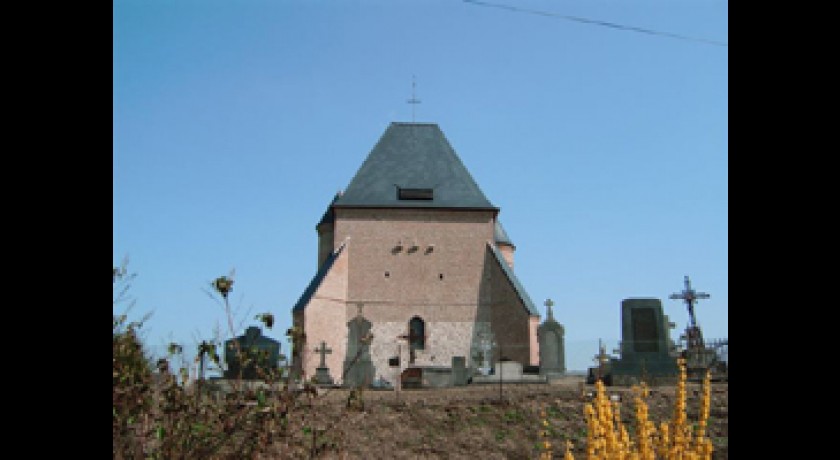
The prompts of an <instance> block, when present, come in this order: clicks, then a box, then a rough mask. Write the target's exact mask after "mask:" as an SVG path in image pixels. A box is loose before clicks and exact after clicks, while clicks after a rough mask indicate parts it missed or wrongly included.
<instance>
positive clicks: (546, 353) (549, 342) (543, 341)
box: [537, 299, 566, 376]
mask: <svg viewBox="0 0 840 460" xmlns="http://www.w3.org/2000/svg"><path fill="white" fill-rule="evenodd" d="M552 305H554V302H552V301H551V299H548V300H546V302H545V306H546V307H547V309H548V311H547V315H546V316H547V318H546V320H545V321H544V322H543V323H542V324H540V325H539V327H537V340H538V342H539V345H540V375H547V376H551V375H558V376H559V375H563V374H564V373H565V372H566V350H565V346H564V342H563V336H564V334H565V331H564V329H563V326H562V325H561V324H560V323H558V322H557V321H556V320H555V319H554V314H553V313H552V311H551V307H552Z"/></svg>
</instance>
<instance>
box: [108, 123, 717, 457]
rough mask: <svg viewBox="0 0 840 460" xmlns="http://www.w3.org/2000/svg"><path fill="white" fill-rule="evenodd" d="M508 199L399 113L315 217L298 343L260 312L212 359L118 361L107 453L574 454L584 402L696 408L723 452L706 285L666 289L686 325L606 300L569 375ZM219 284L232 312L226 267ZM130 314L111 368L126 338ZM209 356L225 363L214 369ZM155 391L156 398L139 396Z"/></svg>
mask: <svg viewBox="0 0 840 460" xmlns="http://www.w3.org/2000/svg"><path fill="white" fill-rule="evenodd" d="M395 163H398V164H400V166H401V167H400V168H394V167H393V166H394V164H395ZM429 171H431V172H432V173H433V174H430V173H429ZM499 213H500V209H499V208H498V207H496V206H494V205H492V204H491V202H490V201H489V200H488V199H487V197H486V196H485V195H484V193H483V192H482V191H481V189H479V188H478V186H477V184H476V182H475V181H474V180H473V178H472V177H471V175H470V173H469V171H468V170H467V169H466V168H465V167H464V165H463V163H462V162H461V161H460V159H459V158H458V156H457V154H456V153H455V151H454V149H452V147H451V145H450V144H449V142H448V141H447V140H446V138H445V137H444V135H443V133H442V131H441V130H440V129H439V127H438V126H437V125H436V124H431V123H392V124H391V125H390V126H389V127H388V128H387V129H386V131H385V133H383V135H382V137H381V139H380V141H379V142H377V143H376V145H375V146H374V148H373V149H372V150H371V152H370V154H369V155H368V157H367V159H366V160H365V162H364V164H363V165H362V167H361V168H360V169H359V170H358V172H357V173H356V175H355V176H353V179H352V180H351V181H350V185H349V186H348V187H347V188H346V189H345V190H343V191H341V192H339V193H337V194H336V196H335V197H334V199H333V200H332V202H331V203H330V204H329V205H328V206H327V209H326V211H325V212H324V213H323V215H322V217H321V219H320V221H319V222H318V223H317V225H316V232H317V234H318V244H317V248H318V251H317V260H318V266H317V270H316V271H315V273H314V274H313V275H312V277H311V280H310V281H309V283H308V284H307V285H306V286H305V287H302V289H301V291H300V292H301V293H300V296H299V298H298V300H297V302H295V304H294V305H292V306H290V307H291V308H290V311H289V313H291V319H292V327H291V328H290V329H289V330H288V331H287V336H288V338H289V339H290V344H289V345H290V347H289V348H290V349H289V350H287V353H286V354H287V355H288V356H289V359H288V360H285V359H281V357H283V358H285V356H286V355H285V354H283V353H282V352H281V351H282V347H281V343H280V341H278V340H276V339H273V338H270V337H268V336H267V335H266V334H265V331H263V330H262V329H261V328H260V327H257V326H248V327H246V328H245V329H244V331H243V332H242V333H239V332H238V331H234V330H233V327H232V326H231V335H230V336H231V337H232V338H230V339H227V340H225V341H224V342H223V343H222V345H223V346H222V351H223V359H222V357H219V356H217V354H216V353H215V345H213V344H211V343H208V342H206V341H205V342H202V344H201V348H200V351H199V354H198V356H197V358H196V364H195V365H196V366H197V369H198V371H197V372H195V373H193V374H190V372H189V371H186V372H183V371H184V368H182V373H181V374H179V375H177V376H176V375H175V374H174V373H172V372H170V371H169V370H168V369H169V362H168V361H167V360H166V359H162V360H161V362H159V364H160V366H159V368H158V370H157V371H156V372H155V373H153V374H151V373H150V371H148V370H142V369H136V368H134V371H136V373H137V375H136V376H135V377H136V382H137V383H136V386H131V385H128V386H125V387H124V385H126V384H125V382H126V381H130V382H135V380H132V379H128V380H126V379H125V378H122V380H118V379H119V378H121V377H120V373H119V372H117V371H116V370H115V393H114V395H115V396H114V398H115V409H114V414H115V421H114V427H115V433H116V434H115V451H120V452H122V453H124V454H125V455H126V456H129V455H128V454H127V453H126V452H131V449H137V448H138V447H137V444H136V443H135V444H131V442H129V441H126V440H131V439H142V440H144V441H143V442H145V443H146V444H145V447H143V448H144V449H147V450H148V449H151V450H153V451H155V452H159V453H161V455H159V456H158V457H160V458H216V456H218V455H220V456H221V457H223V458H227V457H230V458H242V456H245V457H251V456H254V455H256V453H261V454H263V455H264V456H265V457H266V458H321V457H323V458H418V457H420V458H424V457H447V458H448V457H453V458H537V457H540V458H551V457H552V456H554V457H557V456H560V455H563V453H564V452H566V451H567V450H568V453H569V454H570V455H574V456H576V457H577V458H585V457H584V456H585V455H586V452H587V449H588V448H587V445H588V444H589V445H592V444H593V443H594V442H595V440H594V439H593V438H592V436H595V435H594V434H593V433H592V431H591V430H590V428H591V427H592V426H594V425H593V424H594V423H596V422H597V420H595V419H593V418H592V417H595V416H594V415H592V414H594V413H595V412H594V411H599V412H598V414H599V415H598V417H600V418H601V419H602V420H601V422H602V423H612V421H613V415H612V412H611V411H619V412H620V413H621V414H637V416H638V414H640V413H642V414H647V413H648V412H650V415H651V416H652V418H653V419H654V420H657V421H668V420H671V417H673V421H671V422H668V423H672V424H673V427H674V428H673V429H674V430H677V429H679V430H683V432H684V433H688V432H689V431H688V430H693V429H695V428H689V427H687V425H685V417H680V416H678V414H680V413H684V412H685V411H686V407H693V408H694V409H692V411H693V412H692V417H693V420H698V419H699V420H700V423H698V425H699V426H700V427H701V428H699V430H700V431H698V432H697V436H698V438H697V439H700V440H701V441H702V443H697V445H695V446H694V447H692V448H693V449H696V450H697V451H698V452H699V451H704V452H707V453H709V452H710V451H709V449H712V448H713V449H714V452H715V458H727V451H728V389H727V387H728V368H727V366H728V360H727V359H725V354H726V353H728V349H727V346H728V341H727V340H726V339H713V340H708V339H704V337H703V332H702V330H701V328H700V326H699V323H698V322H697V321H696V315H695V311H694V310H695V306H696V302H697V301H698V300H701V299H709V298H710V295H709V294H706V293H702V292H697V291H695V290H694V289H692V288H691V285H690V280H689V278H688V276H685V279H684V284H685V287H684V289H683V290H682V291H681V292H679V293H675V294H672V295H671V296H670V297H669V300H678V301H683V302H685V303H686V305H687V307H688V314H689V323H688V325H687V326H686V328H685V331H684V333H683V334H682V335H680V337H679V340H678V341H674V340H673V339H672V337H671V330H672V329H674V328H675V325H674V324H673V323H671V322H670V321H669V318H668V315H666V314H665V306H664V305H663V302H662V300H661V299H659V298H656V297H627V298H624V299H616V307H618V308H615V310H614V314H615V315H616V316H617V317H618V318H620V334H621V341H620V343H619V346H618V348H617V349H615V350H612V353H609V352H608V351H607V350H606V348H605V347H604V346H603V345H602V344H599V347H598V350H597V354H596V355H595V356H594V360H595V362H596V363H597V365H596V366H594V367H591V368H589V369H588V374H587V375H585V376H584V375H578V374H573V373H569V372H568V369H567V356H566V354H567V352H566V342H565V340H566V330H567V327H568V326H569V325H564V324H562V323H561V321H558V318H559V319H562V314H560V315H558V316H557V317H555V312H554V310H553V307H554V306H555V304H554V302H553V301H552V300H551V299H546V300H545V302H544V306H545V312H546V315H545V317H544V318H543V316H542V315H541V314H540V310H539V309H537V307H536V305H535V303H534V302H533V300H532V299H531V297H530V295H529V294H528V291H527V289H526V288H525V286H524V284H523V283H522V281H521V280H520V279H519V277H518V275H517V274H516V273H515V271H514V259H515V253H516V246H515V244H514V243H513V240H512V239H511V237H510V235H509V234H508V233H507V231H506V230H505V229H504V227H503V226H502V224H501V221H500V220H499V218H498V216H499ZM114 273H115V283H116V281H117V275H118V273H117V269H115V272H114ZM213 287H214V289H215V290H216V292H217V293H218V294H219V295H221V296H222V298H223V303H224V306H225V308H226V312H228V314H229V312H230V305H229V303H228V293H229V292H230V291H231V290H232V288H233V280H232V279H229V278H226V277H220V278H217V279H216V281H214V283H213ZM258 317H259V316H258ZM271 318H273V316H272V317H271ZM230 323H231V324H232V323H233V322H232V321H230ZM272 323H273V319H271V320H269V321H266V322H264V325H265V326H266V328H269V329H270V328H271V326H272ZM121 327H122V325H121V324H119V322H118V321H117V320H116V319H115V342H114V343H115V361H114V362H115V366H117V364H118V359H117V358H116V356H118V355H119V356H124V355H125V353H126V351H127V350H128V351H130V352H131V353H136V346H135V345H134V344H133V342H132V340H133V338H132V337H133V336H132V335H131V328H130V326H129V328H128V329H120V328H121ZM605 333H609V331H605ZM117 339H120V340H124V341H127V344H128V346H127V347H126V346H124V345H126V344H124V343H122V342H120V341H118V340H117ZM118 345H119V347H118ZM132 347H133V348H132ZM131 350H134V351H131ZM129 354H130V353H129ZM170 358H171V357H170ZM132 359H134V360H135V361H136V356H135V357H133V358H132ZM208 359H209V360H210V361H212V362H214V363H216V364H217V366H218V369H217V370H219V371H220V372H221V375H219V376H211V377H208V378H205V364H206V363H207V360H208ZM132 362H134V361H132ZM712 379H713V380H714V382H712V381H711V380H712ZM607 387H608V388H609V389H606V388H607ZM123 390H125V391H123ZM138 395H139V396H138ZM151 400H154V401H157V404H159V406H155V407H159V409H160V410H158V409H156V411H150V412H145V413H144V412H143V410H145V405H146V404H147V403H148V401H151ZM137 401H141V402H142V404H140V403H137ZM148 404H150V403H148ZM117 405H119V406H120V407H121V412H120V413H121V414H122V415H121V416H119V417H118V416H117ZM593 407H596V408H597V409H593ZM675 408H679V410H676V411H675ZM123 409H124V410H123ZM138 414H141V415H142V417H140V418H139V419H138ZM645 417H647V415H645ZM184 418H189V420H191V421H190V422H189V423H185V422H184ZM614 418H615V419H617V420H619V421H621V419H619V417H618V415H615V417H614ZM140 419H142V420H143V422H138V420H140ZM624 419H626V420H628V421H629V420H630V418H628V417H625V418H624ZM604 420H606V421H604ZM707 422H708V423H707ZM635 423H636V424H637V425H638V426H647V425H646V424H645V422H644V421H638V420H637V421H636V422H635ZM639 424H641V425H639ZM669 426H671V425H669ZM137 430H140V431H141V432H142V433H141V435H137V436H135V435H132V434H130V433H134V432H135V431H137ZM143 430H145V431H143ZM588 430H589V431H588ZM599 432H600V431H599ZM167 433H168V435H167ZM132 436H135V437H132ZM663 439H665V441H663V443H668V442H670V441H668V438H663ZM680 439H683V438H682V437H675V438H674V441H673V442H681V441H680ZM118 442H125V444H120V445H119V446H117V443H118ZM628 445H629V444H628ZM625 448H627V447H626V446H625ZM682 448H686V449H687V448H689V446H680V447H679V449H682ZM155 449H157V450H155ZM225 449H230V450H225ZM141 450H142V449H141ZM220 452H223V453H221V454H220ZM243 452H244V453H247V454H243ZM141 453H142V452H141ZM121 455H122V454H121ZM133 455H137V453H136V452H135V453H134V454H133ZM156 455H157V454H156ZM152 457H154V455H153V456H152ZM120 458H122V457H120ZM707 458H710V457H708V456H707Z"/></svg>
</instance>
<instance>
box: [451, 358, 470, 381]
mask: <svg viewBox="0 0 840 460" xmlns="http://www.w3.org/2000/svg"><path fill="white" fill-rule="evenodd" d="M466 384H467V359H466V358H465V357H463V356H453V357H452V385H453V386H456V387H459V386H464V385H466Z"/></svg>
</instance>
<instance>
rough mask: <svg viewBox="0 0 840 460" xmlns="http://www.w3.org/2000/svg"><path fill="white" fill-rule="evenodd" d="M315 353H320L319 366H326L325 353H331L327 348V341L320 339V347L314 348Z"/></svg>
mask: <svg viewBox="0 0 840 460" xmlns="http://www.w3.org/2000/svg"><path fill="white" fill-rule="evenodd" d="M315 353H320V354H321V366H320V367H322V368H323V367H327V355H328V354H330V353H332V349H331V348H327V342H324V341H323V340H322V341H321V348H316V349H315Z"/></svg>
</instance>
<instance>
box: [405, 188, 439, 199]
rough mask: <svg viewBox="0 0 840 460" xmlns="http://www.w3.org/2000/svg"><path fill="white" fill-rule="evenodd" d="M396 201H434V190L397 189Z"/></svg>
mask: <svg viewBox="0 0 840 460" xmlns="http://www.w3.org/2000/svg"><path fill="white" fill-rule="evenodd" d="M397 199H399V200H421V201H430V200H433V199H434V190H433V189H430V188H402V187H397Z"/></svg>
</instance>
